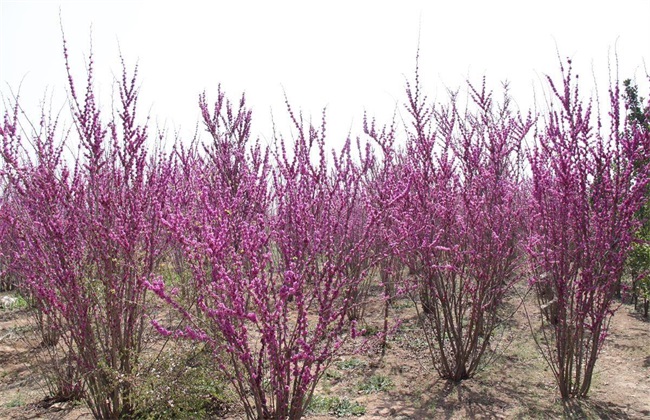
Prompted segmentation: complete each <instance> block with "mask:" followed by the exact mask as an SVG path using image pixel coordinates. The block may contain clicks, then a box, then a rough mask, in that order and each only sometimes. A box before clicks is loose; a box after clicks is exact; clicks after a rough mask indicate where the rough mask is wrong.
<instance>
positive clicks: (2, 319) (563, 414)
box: [0, 298, 650, 419]
mask: <svg viewBox="0 0 650 420" xmlns="http://www.w3.org/2000/svg"><path fill="white" fill-rule="evenodd" d="M513 300H514V298H513ZM510 304H511V305H512V307H513V308H518V309H516V311H515V313H514V316H513V317H512V318H511V319H509V320H508V321H507V323H506V325H505V326H504V328H503V329H501V330H500V331H499V333H498V335H497V337H495V339H493V340H492V343H493V344H492V345H493V346H494V348H493V349H492V350H493V351H492V352H490V354H489V357H491V358H493V362H492V363H490V364H489V365H487V366H486V367H485V368H484V369H482V370H481V371H480V372H479V373H478V374H477V375H476V377H474V378H473V379H470V380H466V381H463V382H461V383H460V384H451V383H448V382H446V381H443V380H440V379H438V377H437V374H436V372H435V371H434V370H433V368H432V365H431V361H430V358H429V356H428V350H427V346H426V342H425V341H424V339H423V338H422V334H421V333H420V331H419V329H418V328H419V327H418V326H417V323H416V315H415V308H414V305H413V303H412V302H410V301H409V300H407V299H403V300H399V301H397V302H396V304H395V307H394V308H393V309H392V312H391V318H392V322H396V320H397V319H402V322H401V324H400V325H399V327H398V328H396V330H395V332H394V334H392V335H391V336H390V338H389V340H388V344H389V347H388V350H387V354H386V356H385V357H383V358H382V357H381V352H380V350H379V347H378V346H377V345H374V344H373V341H372V338H371V340H370V342H369V343H368V346H367V349H366V350H364V351H362V352H358V351H353V350H352V348H353V347H354V346H353V344H354V343H350V345H349V346H348V347H346V348H349V349H348V350H346V351H344V352H343V353H342V354H341V355H340V356H339V357H338V358H337V359H336V360H335V362H334V363H333V364H332V366H331V367H330V368H329V369H328V371H327V373H326V375H325V376H324V377H323V379H322V380H321V382H320V383H319V385H318V387H317V389H316V393H315V401H316V402H318V401H320V402H323V401H330V402H331V401H332V400H333V399H336V401H338V402H339V404H338V406H337V407H338V408H337V410H335V411H334V412H335V413H337V414H339V415H352V414H355V413H356V414H357V415H358V414H359V411H355V410H354V408H355V407H357V408H358V407H363V408H365V410H362V411H365V414H362V415H360V416H359V418H365V419H381V418H401V419H428V418H441V419H465V418H503V419H521V418H575V419H583V418H613V419H618V418H631V419H641V418H650V323H649V322H647V321H646V320H644V319H642V318H641V317H640V316H638V315H637V314H636V313H635V312H634V310H633V307H632V306H630V305H622V306H621V308H620V309H619V310H618V312H617V313H616V316H614V318H613V320H612V324H611V328H610V335H609V337H608V339H607V343H606V345H605V348H604V350H603V352H602V353H601V355H600V358H599V360H598V363H597V366H596V372H595V375H594V381H593V386H592V389H591V393H590V397H589V398H587V399H585V400H580V401H572V402H570V403H563V402H562V400H561V399H559V397H558V396H559V394H558V392H557V388H556V385H555V383H554V380H553V377H552V374H551V372H550V370H549V369H548V368H547V367H546V365H545V362H544V360H543V359H542V357H541V356H540V354H539V352H538V350H537V348H536V347H535V344H534V342H533V340H532V339H531V335H530V329H529V326H528V323H527V320H526V317H525V315H524V311H523V309H522V307H521V306H519V305H517V304H516V302H510ZM380 306H381V305H380V303H379V302H375V303H374V304H373V305H371V306H370V308H369V311H368V314H369V315H368V325H367V330H368V331H370V332H373V331H376V330H377V329H378V328H379V327H380V325H381V317H380V316H379V314H380V313H381V310H380ZM527 308H528V310H529V311H531V310H532V304H530V303H529V304H528V306H527ZM374 314H377V315H376V316H375V315H374ZM30 331H31V327H30V316H29V313H28V312H27V311H26V310H25V309H9V310H7V309H0V418H2V419H5V418H6V419H37V418H43V419H87V418H92V416H91V415H90V411H89V410H88V409H87V408H86V407H84V406H83V404H81V403H77V404H76V405H72V404H70V403H60V404H55V405H53V406H51V407H49V408H47V409H45V408H42V407H40V405H39V402H41V401H42V400H43V399H44V397H45V396H46V390H45V386H44V381H43V378H41V377H40V375H39V373H38V372H39V370H38V369H35V366H34V365H35V364H37V363H39V360H41V359H40V358H39V357H37V356H38V354H37V353H38V352H39V351H40V350H39V349H37V348H35V346H34V345H33V343H32V342H31V341H30V340H26V339H25V336H26V335H29V334H30ZM358 343H359V342H357V343H356V344H358ZM327 412H328V410H327V409H325V411H324V413H327ZM329 413H330V414H327V415H325V414H323V412H322V411H321V412H319V411H318V410H315V411H312V412H311V413H310V414H309V415H308V417H310V418H313V419H326V418H332V417H334V414H332V411H331V410H330V411H329ZM228 417H230V418H241V417H242V415H241V411H240V410H238V409H237V407H232V409H231V410H230V414H229V415H228Z"/></svg>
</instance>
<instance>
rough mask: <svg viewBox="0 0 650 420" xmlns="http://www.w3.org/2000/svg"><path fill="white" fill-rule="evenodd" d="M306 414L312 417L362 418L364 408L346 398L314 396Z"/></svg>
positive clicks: (364, 412) (364, 411)
mask: <svg viewBox="0 0 650 420" xmlns="http://www.w3.org/2000/svg"><path fill="white" fill-rule="evenodd" d="M307 413H309V414H313V415H327V414H329V415H333V416H336V417H351V416H362V415H364V414H366V407H364V406H363V405H361V404H359V403H358V402H356V401H350V400H349V399H347V398H339V397H327V396H325V397H323V396H320V395H314V396H313V397H312V399H311V402H310V403H309V407H307Z"/></svg>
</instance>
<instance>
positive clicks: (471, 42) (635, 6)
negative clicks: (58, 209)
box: [0, 0, 650, 146]
mask: <svg viewBox="0 0 650 420" xmlns="http://www.w3.org/2000/svg"><path fill="white" fill-rule="evenodd" d="M59 7H60V8H61V14H62V20H63V26H64V30H65V32H66V37H67V39H68V45H69V49H70V53H71V55H72V58H73V65H74V68H73V71H74V73H75V74H76V75H77V83H78V85H80V84H83V83H84V80H85V71H84V67H83V66H84V61H83V60H84V59H85V57H87V53H88V48H89V44H90V33H91V30H90V28H91V25H92V40H93V49H94V53H95V62H96V66H97V67H96V68H97V80H98V82H100V84H101V86H102V91H101V93H100V95H101V98H100V99H101V101H102V103H103V104H105V105H110V86H111V83H112V80H113V76H114V75H119V72H120V67H119V62H118V60H117V57H118V41H119V45H120V47H121V50H122V53H123V54H124V56H125V58H126V60H127V64H128V65H133V64H134V63H135V62H136V61H138V62H139V65H140V76H141V78H140V82H141V87H142V89H141V105H142V108H141V110H142V111H143V112H147V111H149V110H150V111H151V115H152V117H154V118H155V121H157V122H158V124H160V125H163V124H165V125H166V126H167V127H168V128H170V129H171V130H174V129H176V130H179V131H180V133H181V135H182V136H183V137H185V138H190V137H191V135H192V134H193V131H194V126H195V124H196V121H197V119H198V117H199V114H198V107H197V102H198V100H197V98H198V95H199V93H200V92H202V91H203V90H204V89H205V90H207V93H208V98H215V96H216V91H217V85H218V84H219V83H221V84H222V87H223V88H224V89H225V91H226V93H227V94H228V95H229V96H230V97H231V98H232V99H238V97H239V95H240V94H241V92H242V91H245V92H246V94H247V98H248V102H249V104H250V105H252V106H253V109H254V120H255V121H256V122H257V123H255V122H254V124H256V125H255V126H254V127H255V132H256V133H257V134H258V135H260V136H261V137H262V138H263V139H270V138H271V134H272V130H271V125H270V114H271V109H272V110H273V115H274V119H275V120H276V122H279V123H280V124H279V126H280V127H281V128H282V127H283V125H285V124H286V122H287V120H288V118H287V114H286V112H285V108H284V105H283V101H284V97H283V92H284V91H286V93H287V95H288V97H289V100H290V102H291V103H292V105H293V106H294V108H300V109H302V110H303V112H304V113H305V114H307V115H310V114H311V115H312V116H313V117H314V119H316V120H319V119H320V112H321V110H322V108H323V107H325V106H326V107H327V110H328V111H327V113H328V122H329V134H330V135H329V136H328V137H329V140H330V145H332V146H335V145H336V144H339V143H340V141H341V140H342V138H343V137H345V136H346V134H347V132H348V131H349V129H350V127H352V132H353V135H356V134H357V133H359V132H360V123H361V119H362V116H363V111H364V110H367V111H368V112H369V113H370V114H371V115H377V116H379V117H390V116H391V115H392V113H393V110H394V109H395V107H396V105H401V104H402V103H403V102H404V94H403V92H404V85H405V80H406V78H411V76H412V75H413V71H414V65H415V53H416V48H417V42H418V31H420V50H421V51H420V54H421V73H422V77H423V82H424V87H425V90H426V92H427V93H428V94H429V95H430V96H431V97H437V98H438V99H444V96H445V86H448V87H452V88H455V87H458V86H459V85H460V84H461V83H463V81H464V80H465V79H467V78H469V79H470V80H473V81H476V82H478V81H480V78H481V77H482V76H483V75H484V74H485V75H487V76H488V83H490V85H491V86H493V87H498V86H499V83H500V81H502V80H505V79H507V80H509V81H510V82H511V87H512V93H513V95H514V99H515V100H516V101H517V103H518V104H519V105H520V106H522V107H528V106H530V105H531V102H532V97H533V88H534V89H535V90H536V91H537V93H538V96H539V95H541V87H540V86H541V84H540V83H541V82H540V81H541V79H542V78H543V76H544V75H545V74H551V75H557V74H558V72H559V68H558V60H557V53H556V48H557V49H559V52H560V55H561V56H562V57H568V56H569V57H572V58H573V59H574V62H575V63H576V69H577V71H578V72H579V73H580V74H581V75H582V76H583V80H584V81H586V82H589V83H591V81H592V80H593V75H592V69H593V73H595V74H596V79H597V80H598V84H599V88H605V87H606V84H607V80H608V79H607V78H608V69H607V66H608V60H611V58H612V57H613V50H614V48H615V49H616V51H618V55H619V60H620V61H619V73H620V76H621V79H624V78H628V77H632V78H636V79H637V81H638V82H639V83H640V84H641V85H642V86H644V87H646V88H645V91H644V92H647V91H648V90H647V86H648V83H647V80H644V75H645V73H646V72H648V71H650V70H647V69H650V24H648V22H649V19H650V1H648V0H618V1H617V2H612V1H577V0H574V1H568V0H564V1H556V0H546V1H535V2H533V1H524V0H519V1H517V0H513V1H500V0H490V1H480V0H478V1H470V0H462V1H452V0H444V1H408V0H402V1H393V2H388V1H386V2H384V1H358V0H348V1H331V0H330V1H321V2H316V1H234V0H230V1H203V2H201V1H191V0H183V1H174V2H166V1H144V0H140V1H138V0H134V1H99V0H98V1H92V0H87V1H82V0H77V1H63V0H62V1H56V0H54V1H46V0H40V1H36V0H20V1H18V0H0V82H1V86H0V92H2V93H3V95H4V98H5V99H6V98H8V97H10V93H9V92H10V88H11V89H13V90H14V91H15V90H17V89H18V86H19V85H20V83H21V80H22V88H21V96H22V101H21V103H22V104H23V105H24V106H25V109H27V110H28V112H30V114H31V116H32V117H33V118H34V119H36V120H37V118H38V108H37V106H38V104H39V101H40V100H41V99H42V98H43V94H44V92H45V90H46V89H48V91H49V92H54V100H53V103H54V105H55V108H58V107H60V106H61V105H62V104H63V103H64V101H65V98H66V96H65V92H66V90H65V89H66V87H67V86H66V77H65V69H64V65H63V57H62V44H61V32H60V27H59ZM586 87H587V88H589V87H590V86H586ZM32 110H33V111H32ZM386 122H388V120H386ZM285 126H286V125H285Z"/></svg>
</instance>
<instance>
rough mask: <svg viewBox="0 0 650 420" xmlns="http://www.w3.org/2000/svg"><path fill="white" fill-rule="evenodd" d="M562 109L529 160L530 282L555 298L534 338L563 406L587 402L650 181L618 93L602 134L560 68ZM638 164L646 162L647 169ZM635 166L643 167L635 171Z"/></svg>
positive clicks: (550, 118) (555, 107)
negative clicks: (578, 400)
mask: <svg viewBox="0 0 650 420" xmlns="http://www.w3.org/2000/svg"><path fill="white" fill-rule="evenodd" d="M561 69H562V75H563V80H562V84H561V85H560V86H558V85H556V84H555V83H554V82H553V81H552V80H551V79H550V78H548V81H549V83H550V87H551V90H552V92H553V94H554V95H555V99H556V100H555V102H553V103H552V104H551V106H550V109H549V112H548V113H547V115H546V121H545V126H544V128H543V130H542V131H541V132H540V133H539V135H538V138H537V143H536V145H535V147H534V148H533V150H532V152H531V154H530V165H531V169H532V181H533V185H532V196H531V198H530V206H531V217H530V227H529V231H530V238H529V240H528V245H527V247H528V253H529V259H530V264H531V270H532V273H533V277H532V282H533V283H534V284H541V285H543V288H544V289H547V290H551V291H552V294H553V296H552V301H553V303H554V304H555V306H556V310H555V318H556V319H555V320H554V321H555V322H554V323H553V324H552V325H550V326H548V325H547V323H548V320H547V319H546V317H544V316H540V319H541V324H542V328H541V330H540V331H541V334H542V335H543V337H544V340H539V339H537V338H536V341H537V343H538V346H539V348H540V350H541V351H542V354H543V355H544V357H545V359H546V361H547V363H548V365H549V367H550V368H551V370H552V371H553V374H554V376H555V379H556V381H557V384H558V386H559V389H560V394H561V395H562V398H570V397H585V396H586V395H587V393H588V392H589V388H590V386H591V378H592V375H593V371H594V366H595V364H596V360H597V358H598V354H599V352H600V350H601V349H602V346H603V344H604V341H605V337H606V336H607V330H608V326H609V320H610V318H611V317H612V316H613V314H614V311H615V307H613V302H612V300H613V299H614V297H615V296H616V292H617V285H618V282H619V280H620V277H621V275H622V273H623V268H624V264H625V260H626V258H627V255H628V252H629V250H630V246H631V244H632V239H633V234H634V231H635V229H636V228H637V227H638V225H639V222H638V219H637V218H636V217H635V214H636V213H637V212H638V210H639V209H640V208H641V206H642V205H643V202H644V200H645V199H644V193H645V191H646V186H647V183H648V173H647V171H648V169H647V162H648V153H649V151H650V144H648V137H647V136H643V135H641V133H640V132H636V131H634V130H632V131H630V130H627V129H624V127H627V124H628V122H627V121H626V120H625V119H624V117H623V116H622V115H621V112H620V108H621V103H622V102H621V95H620V92H619V87H618V85H615V86H613V87H612V88H611V89H610V104H611V111H610V118H611V131H610V134H609V136H602V135H601V133H600V132H599V131H597V130H599V128H600V126H601V124H600V119H598V121H597V125H596V123H594V121H593V116H592V108H591V104H590V103H586V104H585V103H584V102H583V101H582V100H581V98H580V95H579V90H578V84H577V78H578V77H577V76H575V77H574V76H573V74H572V72H571V62H570V61H569V65H568V68H565V67H564V66H561ZM638 163H643V164H641V165H639V164H638ZM635 166H636V167H635Z"/></svg>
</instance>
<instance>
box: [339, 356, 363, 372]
mask: <svg viewBox="0 0 650 420" xmlns="http://www.w3.org/2000/svg"><path fill="white" fill-rule="evenodd" d="M336 367H337V368H339V369H341V370H354V369H359V368H364V367H366V362H364V361H363V360H359V359H355V358H352V359H347V360H341V361H340V362H336Z"/></svg>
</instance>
